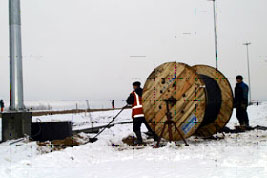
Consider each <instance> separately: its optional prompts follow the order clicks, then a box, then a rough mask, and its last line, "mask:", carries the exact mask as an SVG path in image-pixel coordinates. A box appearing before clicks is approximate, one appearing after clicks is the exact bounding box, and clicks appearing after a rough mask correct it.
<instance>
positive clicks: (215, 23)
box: [209, 0, 218, 69]
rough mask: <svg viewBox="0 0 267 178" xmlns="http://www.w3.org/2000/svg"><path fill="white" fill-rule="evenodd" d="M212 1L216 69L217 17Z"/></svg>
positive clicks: (214, 2) (214, 3) (214, 0)
mask: <svg viewBox="0 0 267 178" xmlns="http://www.w3.org/2000/svg"><path fill="white" fill-rule="evenodd" d="M209 1H213V18H214V33H215V60H216V69H217V68H218V50H217V49H218V48H217V21H216V20H217V19H216V18H217V16H216V0H209Z"/></svg>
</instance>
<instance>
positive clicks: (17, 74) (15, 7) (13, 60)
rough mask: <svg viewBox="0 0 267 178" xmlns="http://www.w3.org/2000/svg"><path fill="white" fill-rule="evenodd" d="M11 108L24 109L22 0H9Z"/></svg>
mask: <svg viewBox="0 0 267 178" xmlns="http://www.w3.org/2000/svg"><path fill="white" fill-rule="evenodd" d="M9 30H10V33H9V34H10V110H13V111H14V110H24V108H25V107H24V103H23V102H24V100H23V73H22V49H21V21H20V0H9Z"/></svg>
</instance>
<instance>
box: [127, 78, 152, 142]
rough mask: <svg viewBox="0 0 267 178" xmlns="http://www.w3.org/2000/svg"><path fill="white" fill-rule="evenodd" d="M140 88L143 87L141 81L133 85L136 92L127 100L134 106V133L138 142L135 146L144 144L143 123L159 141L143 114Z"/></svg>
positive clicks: (141, 90)
mask: <svg viewBox="0 0 267 178" xmlns="http://www.w3.org/2000/svg"><path fill="white" fill-rule="evenodd" d="M140 86H141V83H140V82H139V81H136V82H134V83H133V89H134V91H133V92H132V93H131V94H130V96H129V97H128V99H127V100H126V101H127V103H128V104H131V105H132V118H133V131H134V133H135V135H136V138H137V141H136V142H135V143H134V144H142V143H143V140H142V136H141V129H140V128H141V124H142V123H144V124H145V125H146V127H147V130H148V131H149V132H148V133H150V134H151V135H153V136H154V140H155V139H157V138H156V135H155V134H154V132H153V130H152V129H151V127H150V126H149V125H148V123H147V122H146V120H145V115H144V113H143V107H142V93H143V89H142V88H141V87H140Z"/></svg>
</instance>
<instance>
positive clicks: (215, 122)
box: [193, 65, 234, 137]
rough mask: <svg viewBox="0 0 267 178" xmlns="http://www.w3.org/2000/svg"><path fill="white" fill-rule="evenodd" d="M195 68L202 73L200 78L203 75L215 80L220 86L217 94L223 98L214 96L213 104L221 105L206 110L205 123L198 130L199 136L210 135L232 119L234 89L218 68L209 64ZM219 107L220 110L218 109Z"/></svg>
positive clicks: (214, 92)
mask: <svg viewBox="0 0 267 178" xmlns="http://www.w3.org/2000/svg"><path fill="white" fill-rule="evenodd" d="M193 68H194V69H195V70H196V72H197V73H198V74H199V75H200V78H201V76H202V77H203V76H204V77H205V76H206V77H208V78H209V80H215V81H216V82H217V85H218V87H219V91H217V94H218V95H220V98H221V100H217V98H216V97H214V98H213V101H212V102H213V106H215V107H217V106H220V107H219V108H214V109H213V110H210V111H207V110H206V111H205V116H204V120H203V123H202V124H201V125H200V127H199V128H198V130H197V131H196V135H198V136H202V137H209V136H212V135H213V134H215V133H217V132H218V131H219V130H220V129H222V128H223V127H224V126H225V125H226V124H227V123H228V121H229V120H230V118H231V116H232V113H233V106H234V99H233V91H232V88H231V85H230V83H229V81H228V79H227V78H226V77H225V76H224V75H223V74H222V73H221V72H219V71H218V70H216V68H214V67H211V66H207V65H195V66H193ZM206 92H207V91H206ZM218 92H220V93H218ZM213 94H216V91H213ZM207 96H209V95H207ZM217 97H218V96H217ZM207 100H208V98H207ZM216 100H217V101H216ZM206 104H207V105H209V104H211V103H208V102H207V103H206ZM206 108H208V106H206ZM217 109H218V112H217V111H216V110H217ZM214 110H215V111H214ZM210 112H217V114H216V115H217V116H216V117H215V116H214V115H213V116H212V114H211V113H210ZM209 116H210V117H209Z"/></svg>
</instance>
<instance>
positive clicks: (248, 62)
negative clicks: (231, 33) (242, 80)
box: [243, 42, 252, 103]
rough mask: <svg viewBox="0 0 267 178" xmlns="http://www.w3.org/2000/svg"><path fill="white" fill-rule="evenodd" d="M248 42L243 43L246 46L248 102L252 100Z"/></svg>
mask: <svg viewBox="0 0 267 178" xmlns="http://www.w3.org/2000/svg"><path fill="white" fill-rule="evenodd" d="M250 44H251V43H250V42H246V43H243V45H246V46H247V66H248V86H249V103H251V102H252V100H251V84H250V69H249V54H248V45H250Z"/></svg>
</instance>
